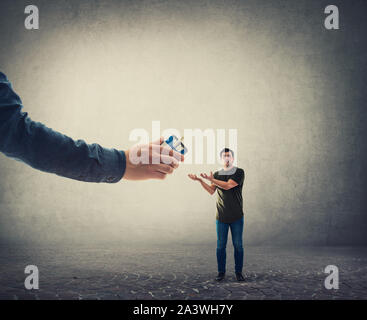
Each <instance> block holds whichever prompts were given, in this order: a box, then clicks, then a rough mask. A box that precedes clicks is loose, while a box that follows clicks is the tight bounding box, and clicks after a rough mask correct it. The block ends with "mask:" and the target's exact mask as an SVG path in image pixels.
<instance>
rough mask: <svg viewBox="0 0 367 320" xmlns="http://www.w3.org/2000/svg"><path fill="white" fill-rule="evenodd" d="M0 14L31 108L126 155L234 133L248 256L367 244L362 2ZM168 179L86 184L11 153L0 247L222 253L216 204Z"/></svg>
mask: <svg viewBox="0 0 367 320" xmlns="http://www.w3.org/2000/svg"><path fill="white" fill-rule="evenodd" d="M329 2H330V1H280V0H279V1H265V0H264V1H261V0H256V1H255V0H252V1H86V0H85V1H75V0H73V1H71V0H70V1H60V0H57V1H36V0H35V1H32V4H36V5H38V7H39V9H40V30H38V31H34V30H33V31H27V30H25V28H24V17H25V15H24V13H23V12H24V7H25V6H26V5H28V4H29V1H10V0H2V1H1V2H0V43H1V45H0V70H1V71H3V72H4V73H6V74H7V75H8V77H9V79H10V80H11V81H12V83H13V86H14V88H15V90H16V91H17V92H18V93H19V95H20V96H21V97H22V100H23V104H24V110H25V111H27V112H28V113H29V115H30V116H31V118H32V119H34V120H37V121H41V122H44V123H45V124H47V125H48V126H49V127H52V128H54V129H55V130H59V131H61V132H63V133H65V134H68V135H69V136H71V137H73V138H75V139H79V138H81V139H85V140H86V141H87V142H90V143H92V142H97V143H100V144H101V145H103V146H106V147H115V148H121V149H125V148H127V147H128V146H130V145H132V142H131V141H129V133H130V131H131V130H133V129H134V128H146V129H147V130H149V131H150V130H151V129H150V126H151V121H152V120H160V121H161V126H162V129H166V128H170V127H174V128H178V129H179V130H183V129H184V128H201V129H205V128H225V129H230V128H236V129H238V155H237V156H238V162H239V166H240V167H243V168H244V170H245V171H246V182H245V187H244V193H243V194H244V199H245V205H244V206H245V216H246V218H245V219H246V226H245V241H246V244H280V245H299V244H305V245H334V244H335V245H338V244H346V245H348V244H366V243H367V235H366V232H365V230H366V227H367V218H366V213H365V211H366V210H365V209H366V202H365V200H363V199H364V197H363V195H364V194H365V186H366V164H365V163H366V161H365V160H366V158H367V157H366V146H365V145H366V143H365V138H366V129H365V126H364V124H365V120H366V112H365V107H366V93H365V90H366V87H367V86H366V84H367V81H366V68H367V63H366V57H367V55H366V53H367V46H366V31H367V28H366V19H365V17H364V16H365V14H366V13H367V5H366V4H365V2H364V1H343V2H340V1H332V3H333V4H336V5H338V6H339V10H340V19H341V20H340V23H341V29H340V30H337V31H327V30H325V28H324V27H323V19H324V16H325V15H324V13H323V10H324V8H325V6H326V5H327V4H330V3H329ZM216 167H217V166H209V165H197V164H191V165H182V166H181V167H180V168H179V170H178V171H177V172H176V173H175V175H173V176H171V177H169V178H168V179H167V180H166V181H164V182H162V181H147V182H140V183H138V182H126V181H121V182H120V183H119V184H116V185H106V184H105V185H102V184H87V183H81V182H77V181H72V180H68V179H64V178H61V177H57V176H54V175H49V174H46V173H42V172H38V171H35V170H33V169H32V168H30V167H27V166H26V165H24V164H22V163H20V162H17V161H14V160H12V159H9V158H6V157H5V156H4V155H0V236H1V239H2V241H8V240H10V241H23V240H26V241H40V242H44V243H46V242H48V241H72V242H80V241H89V242H90V241H97V242H98V241H121V244H122V245H127V244H129V245H131V244H133V243H135V242H141V241H145V242H161V241H164V242H166V241H185V242H187V243H198V242H209V241H215V220H214V216H215V198H214V197H210V196H209V195H208V194H206V193H205V192H204V191H203V190H201V189H200V186H199V185H195V184H194V183H193V182H192V181H190V180H189V179H188V178H187V177H186V175H187V173H189V172H194V173H199V172H203V171H208V170H210V169H215V168H216Z"/></svg>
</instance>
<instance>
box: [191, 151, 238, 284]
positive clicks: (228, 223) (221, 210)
mask: <svg viewBox="0 0 367 320" xmlns="http://www.w3.org/2000/svg"><path fill="white" fill-rule="evenodd" d="M220 157H221V159H222V161H223V168H222V169H221V170H219V171H216V172H215V173H214V175H213V173H212V172H210V175H207V174H205V173H202V174H200V176H201V177H202V178H204V179H206V180H208V181H209V182H210V185H209V184H207V183H206V182H204V181H203V179H202V178H199V177H198V176H196V175H195V174H189V175H188V176H189V177H190V178H191V179H192V180H194V181H199V182H200V184H201V186H202V187H203V188H204V189H205V190H206V191H208V192H209V193H210V194H211V195H212V194H214V193H215V191H216V190H217V192H218V197H217V215H216V227H217V263H218V275H217V277H216V280H217V281H221V280H223V279H224V275H225V272H226V245H227V239H228V229H231V234H232V243H233V247H234V261H235V273H236V279H237V280H238V281H244V280H245V279H244V277H243V275H242V268H243V246H242V234H243V224H244V215H243V200H242V187H243V182H244V179H245V173H244V171H243V169H241V168H238V167H235V166H233V160H234V153H233V151H232V150H231V149H228V148H224V149H223V150H222V151H221V152H220Z"/></svg>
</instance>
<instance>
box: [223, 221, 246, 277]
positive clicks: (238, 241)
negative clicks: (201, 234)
mask: <svg viewBox="0 0 367 320" xmlns="http://www.w3.org/2000/svg"><path fill="white" fill-rule="evenodd" d="M243 223H244V217H242V218H241V219H238V220H236V221H235V222H232V223H223V222H220V221H219V220H216V224H217V262H218V272H226V246H227V239H228V229H229V228H231V234H232V243H233V247H234V262H235V272H242V267H243V246H242V234H243Z"/></svg>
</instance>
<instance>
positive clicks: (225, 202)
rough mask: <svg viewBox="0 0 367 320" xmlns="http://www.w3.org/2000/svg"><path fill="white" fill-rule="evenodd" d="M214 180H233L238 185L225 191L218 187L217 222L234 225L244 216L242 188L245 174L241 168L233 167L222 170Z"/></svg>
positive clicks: (215, 175) (216, 173)
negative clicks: (233, 223)
mask: <svg viewBox="0 0 367 320" xmlns="http://www.w3.org/2000/svg"><path fill="white" fill-rule="evenodd" d="M213 176H214V179H217V180H221V181H228V180H229V179H232V180H233V181H236V182H237V183H238V185H237V186H235V187H234V188H232V189H229V190H224V189H222V188H220V187H218V186H217V216H216V218H217V220H219V221H220V222H223V223H232V222H234V221H236V220H238V219H240V218H242V216H243V209H242V208H243V200H242V187H243V182H244V180H245V172H244V171H243V169H241V168H237V167H233V168H232V169H230V170H224V169H221V170H219V171H216V172H215V173H214V175H213Z"/></svg>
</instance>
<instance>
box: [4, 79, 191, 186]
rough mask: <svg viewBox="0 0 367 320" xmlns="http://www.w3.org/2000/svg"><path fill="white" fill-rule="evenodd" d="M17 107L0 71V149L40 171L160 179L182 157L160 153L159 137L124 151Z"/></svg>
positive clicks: (89, 178) (83, 177)
mask: <svg viewBox="0 0 367 320" xmlns="http://www.w3.org/2000/svg"><path fill="white" fill-rule="evenodd" d="M22 108H23V106H22V101H21V99H20V97H19V96H18V95H17V94H16V93H15V92H14V91H13V88H12V86H11V84H10V82H9V81H8V79H7V77H6V76H5V74H3V73H1V72H0V152H2V153H4V154H5V155H6V156H8V157H12V158H15V159H17V160H20V161H22V162H25V163H27V164H28V165H30V166H31V167H33V168H35V169H38V170H41V171H45V172H50V173H55V174H57V175H60V176H63V177H67V178H71V179H75V180H80V181H85V182H107V183H115V182H118V181H119V180H120V179H121V178H122V177H123V176H124V178H126V179H129V180H145V179H164V178H165V177H166V175H167V174H170V173H172V171H173V169H175V168H177V167H178V161H179V160H181V161H183V160H184V159H183V156H182V155H181V154H178V153H177V152H175V153H173V151H172V150H171V149H170V150H168V152H165V153H164V155H163V154H162V155H161V154H160V152H161V151H162V150H163V149H164V148H165V147H163V146H159V144H160V142H162V141H163V140H162V138H161V139H160V141H158V142H156V143H151V144H147V145H142V146H137V147H134V148H132V149H131V150H128V151H126V154H125V152H124V151H120V150H116V149H108V148H103V147H101V146H100V145H99V144H96V143H94V144H87V143H85V142H84V141H83V140H77V141H75V140H73V139H72V138H70V137H68V136H66V135H64V134H61V133H59V132H56V131H54V130H52V129H50V128H48V127H46V126H45V125H43V124H42V123H39V122H35V121H32V120H31V118H30V117H28V114H27V113H26V112H22ZM156 144H157V145H156ZM154 147H156V148H154ZM167 148H169V147H167ZM153 149H154V150H153ZM157 149H158V151H157ZM129 151H131V152H132V153H139V154H141V153H143V152H147V154H149V156H150V157H152V156H155V155H157V156H158V157H160V158H161V161H162V163H158V164H151V162H150V163H147V164H145V163H141V164H133V163H131V161H130V158H129ZM166 151H167V150H166ZM131 152H130V153H131ZM175 158H176V159H177V160H178V161H177V160H176V159H175ZM163 160H164V162H163ZM170 160H172V161H171V162H170ZM169 163H170V165H168V164H169Z"/></svg>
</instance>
